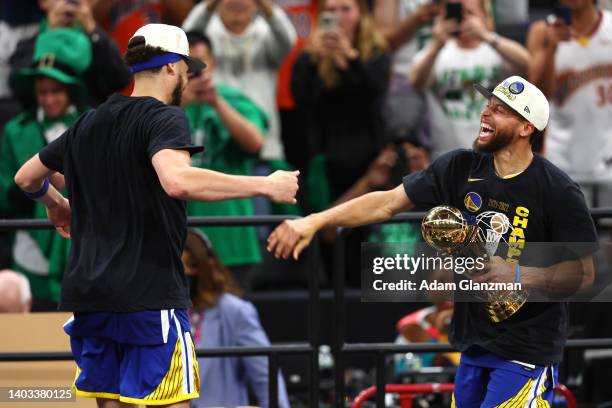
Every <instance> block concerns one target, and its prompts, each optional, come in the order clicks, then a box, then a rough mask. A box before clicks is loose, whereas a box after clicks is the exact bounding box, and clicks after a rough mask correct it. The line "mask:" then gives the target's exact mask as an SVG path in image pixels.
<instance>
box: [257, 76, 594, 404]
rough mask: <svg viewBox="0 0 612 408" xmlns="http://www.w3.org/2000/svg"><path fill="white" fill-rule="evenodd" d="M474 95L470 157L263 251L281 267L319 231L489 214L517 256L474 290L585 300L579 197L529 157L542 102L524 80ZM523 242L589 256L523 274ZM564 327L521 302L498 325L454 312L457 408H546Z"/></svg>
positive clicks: (561, 314)
mask: <svg viewBox="0 0 612 408" xmlns="http://www.w3.org/2000/svg"><path fill="white" fill-rule="evenodd" d="M476 89H477V90H478V91H479V92H481V93H482V94H483V95H484V96H485V97H487V98H488V103H487V105H486V106H485V108H484V109H483V110H482V112H481V115H480V129H479V131H478V134H477V135H475V136H476V139H475V140H474V143H473V149H472V150H467V149H459V150H455V151H452V152H449V153H446V154H444V155H442V156H440V157H439V158H438V159H437V160H435V161H434V162H433V163H432V164H431V165H430V166H429V167H427V168H426V169H425V170H423V171H420V172H417V173H413V174H410V175H408V176H406V177H404V179H403V181H402V184H400V185H399V186H397V187H396V188H394V189H392V190H388V191H379V192H373V193H370V194H366V195H364V196H361V197H359V198H357V199H354V200H351V201H348V202H346V203H344V204H341V205H339V206H337V207H333V208H331V209H329V210H327V211H324V212H321V213H315V214H312V215H309V216H308V217H306V218H303V219H299V220H287V221H285V222H284V223H283V224H281V225H280V226H279V227H278V228H277V229H276V230H275V231H274V232H273V233H272V234H271V235H270V237H269V238H268V250H269V251H271V252H274V254H275V255H276V256H277V257H283V258H287V257H289V256H290V255H293V257H294V258H297V257H298V256H299V255H300V253H301V252H302V250H303V249H304V248H305V247H306V246H307V245H308V244H309V243H310V241H311V240H312V237H313V235H314V234H315V233H316V232H317V231H318V230H319V229H321V228H323V227H328V226H341V227H355V226H358V225H363V224H368V223H374V222H381V221H384V220H387V219H389V218H391V217H392V216H393V215H394V214H397V213H399V212H400V211H404V210H407V209H409V208H411V207H413V206H416V207H425V208H431V207H434V206H439V205H448V206H452V207H455V208H457V209H459V210H460V211H461V212H462V214H464V217H465V218H466V219H467V220H468V221H469V220H472V223H476V222H475V221H477V219H478V218H479V219H482V218H483V217H482V216H483V214H485V213H486V214H487V215H495V217H496V218H497V219H498V220H506V221H507V225H508V228H507V229H506V231H500V233H499V234H498V239H499V240H500V241H498V242H497V243H498V244H499V242H501V241H502V240H503V242H505V243H508V242H510V243H513V242H514V244H512V245H508V246H505V245H503V246H501V250H499V251H498V252H496V253H497V254H499V255H502V256H503V258H502V257H500V256H492V257H491V258H490V261H489V262H488V263H487V264H486V266H485V267H484V268H483V269H482V270H481V273H479V274H477V275H476V276H475V277H474V281H475V282H499V283H501V282H505V283H520V285H521V289H522V290H527V291H528V292H530V291H532V290H533V291H543V292H544V293H549V291H552V292H555V294H557V292H560V293H570V292H572V293H575V292H577V291H582V290H585V289H587V288H589V287H590V286H591V285H592V283H593V279H594V276H593V275H594V271H593V258H592V252H591V251H594V250H595V248H596V246H597V244H596V242H597V234H596V231H595V227H594V225H593V221H592V219H591V216H590V214H589V211H588V208H587V206H586V204H585V200H584V196H583V195H582V192H581V191H580V189H579V187H578V185H577V184H576V183H575V182H573V181H572V180H571V179H570V178H569V177H568V176H567V175H566V174H565V173H563V172H562V171H561V170H559V169H558V168H557V167H555V166H554V165H553V164H552V163H550V162H549V161H547V160H546V159H544V158H542V157H541V156H539V155H537V154H534V153H533V151H532V149H531V143H532V141H533V139H534V138H535V137H537V134H538V133H539V132H542V131H544V129H545V128H546V126H547V123H548V117H549V105H548V101H547V100H546V97H545V96H544V94H543V93H542V92H541V91H540V90H539V89H538V88H537V87H535V86H534V85H533V84H531V83H529V82H528V81H527V80H525V79H523V78H521V77H519V76H511V77H509V78H506V79H504V80H503V81H502V82H501V83H499V84H498V85H497V86H496V87H495V88H494V90H493V92H489V91H488V90H486V89H484V88H483V87H481V86H476ZM477 217H478V218H477ZM485 224H486V223H476V225H477V226H478V228H479V233H480V234H481V235H483V236H487V232H488V231H487V230H486V229H487V228H491V226H490V225H489V226H487V225H485ZM496 232H497V231H496ZM489 235H490V236H492V235H494V234H489ZM487 241H488V240H487ZM525 242H549V243H554V242H585V243H590V244H589V245H588V248H587V250H585V251H582V252H580V253H579V254H578V256H577V258H578V259H569V260H564V261H561V262H558V263H555V264H554V265H552V266H549V267H546V268H545V267H534V266H526V265H522V264H521V262H523V261H525V259H523V257H522V255H524V253H523V252H522V251H521V250H518V249H517V247H518V248H523V247H524V245H525ZM504 258H505V259H504ZM556 272H559V273H556ZM381 276H382V275H381ZM455 293H457V292H455ZM567 323H568V304H567V303H566V302H549V303H536V302H528V303H525V304H524V305H523V306H522V307H520V308H519V309H518V310H517V311H516V313H514V314H513V315H512V316H510V317H508V318H507V319H504V320H501V321H499V322H495V321H493V320H492V319H491V318H490V317H489V315H488V313H487V310H486V308H485V307H484V305H483V303H482V302H463V303H462V302H455V309H454V314H453V319H452V322H451V329H450V334H449V340H450V343H451V345H452V346H453V347H455V348H456V349H457V350H458V351H461V353H462V355H461V362H460V365H459V368H458V371H457V376H456V378H455V393H454V406H457V407H461V408H464V407H492V406H502V405H503V406H506V405H507V406H528V405H529V404H531V402H536V403H537V404H538V406H540V405H539V404H543V403H544V401H548V404H551V403H552V397H553V389H554V387H555V385H556V383H557V368H558V364H559V362H560V361H561V360H562V357H563V348H564V344H565V339H566V337H567Z"/></svg>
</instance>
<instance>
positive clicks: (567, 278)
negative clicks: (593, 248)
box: [521, 256, 594, 294]
mask: <svg viewBox="0 0 612 408" xmlns="http://www.w3.org/2000/svg"><path fill="white" fill-rule="evenodd" d="M593 274H594V272H593V260H592V257H590V256H588V257H583V258H581V259H580V260H575V261H564V262H560V263H558V264H555V265H552V266H549V267H545V268H538V267H530V266H523V267H521V284H522V287H523V288H525V289H527V290H529V289H540V290H543V291H545V292H549V293H557V294H574V293H580V292H583V291H585V290H588V289H589V288H590V287H591V286H592V284H593Z"/></svg>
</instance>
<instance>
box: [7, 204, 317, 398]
mask: <svg viewBox="0 0 612 408" xmlns="http://www.w3.org/2000/svg"><path fill="white" fill-rule="evenodd" d="M292 218H298V217H295V216H249V217H189V219H188V225H189V226H207V227H221V226H261V225H263V226H270V225H277V224H280V223H281V222H282V221H284V220H286V219H292ZM52 227H53V226H52V225H51V223H50V222H49V221H48V220H44V219H12V220H7V219H4V220H0V231H7V230H14V229H50V228H52ZM317 260H318V244H317V243H315V245H313V248H312V249H311V252H310V259H309V261H310V262H311V263H312V266H313V271H316V270H317V267H318V264H317ZM308 292H309V296H308V343H291V344H283V345H271V346H267V347H213V348H209V349H198V350H196V355H197V356H198V357H232V356H257V355H260V356H267V357H268V390H269V392H268V399H269V401H268V405H269V406H270V407H272V408H276V407H278V356H279V355H308V356H309V357H310V358H309V360H310V361H309V368H310V369H309V375H308V388H309V389H308V393H309V398H310V401H318V400H319V354H318V349H319V343H318V342H319V274H318V273H314V272H313V273H309V274H308ZM72 359H73V356H72V353H70V352H27V353H26V352H20V353H0V361H63V360H72Z"/></svg>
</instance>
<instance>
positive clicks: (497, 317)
mask: <svg viewBox="0 0 612 408" xmlns="http://www.w3.org/2000/svg"><path fill="white" fill-rule="evenodd" d="M525 300H526V299H498V300H493V301H490V302H488V303H487V305H486V309H487V313H488V314H489V318H490V319H491V320H492V321H493V322H495V323H499V322H502V321H504V320H506V319H507V318H509V317H510V316H512V315H513V314H515V313H516V312H517V311H518V310H519V309H520V308H521V306H523V305H524V304H525Z"/></svg>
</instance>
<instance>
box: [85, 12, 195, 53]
mask: <svg viewBox="0 0 612 408" xmlns="http://www.w3.org/2000/svg"><path fill="white" fill-rule="evenodd" d="M193 3H194V0H96V1H93V2H92V3H91V8H92V12H93V15H94V18H95V19H96V21H98V22H99V23H100V24H101V25H102V26H103V27H104V28H105V29H106V31H107V32H108V33H109V34H110V36H111V37H112V38H113V40H115V42H116V43H117V45H118V46H119V52H120V53H121V54H122V55H123V54H125V52H126V51H127V45H128V41H129V40H130V38H132V35H134V33H135V32H136V30H138V29H139V28H140V27H142V26H144V25H147V24H150V23H166V24H171V25H176V26H180V25H181V24H182V22H183V20H185V17H187V14H189V10H191V8H192V7H193Z"/></svg>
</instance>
